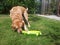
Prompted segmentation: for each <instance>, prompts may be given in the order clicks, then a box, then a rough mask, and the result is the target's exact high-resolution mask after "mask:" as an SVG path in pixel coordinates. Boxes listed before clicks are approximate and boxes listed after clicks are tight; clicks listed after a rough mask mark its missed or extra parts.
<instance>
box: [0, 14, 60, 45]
mask: <svg viewBox="0 0 60 45" xmlns="http://www.w3.org/2000/svg"><path fill="white" fill-rule="evenodd" d="M29 21H30V24H31V27H30V28H29V30H39V31H41V32H42V35H40V36H35V35H24V34H18V33H17V32H14V31H12V29H11V19H10V17H9V16H8V15H0V45H60V21H56V20H52V19H48V18H43V17H38V16H36V15H29Z"/></svg>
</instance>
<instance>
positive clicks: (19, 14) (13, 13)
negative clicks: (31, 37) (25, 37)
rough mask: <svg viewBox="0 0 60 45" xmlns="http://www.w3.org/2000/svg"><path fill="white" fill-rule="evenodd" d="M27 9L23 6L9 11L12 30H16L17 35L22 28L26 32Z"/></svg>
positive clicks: (27, 23)
mask: <svg viewBox="0 0 60 45" xmlns="http://www.w3.org/2000/svg"><path fill="white" fill-rule="evenodd" d="M27 11H28V8H25V7H23V6H15V7H13V8H12V9H11V10H10V18H11V20H12V28H13V30H17V32H18V33H21V32H22V28H24V30H25V31H28V28H27V25H28V27H30V24H29V22H28V12H27Z"/></svg>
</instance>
